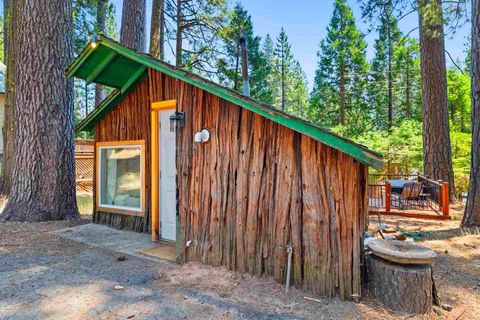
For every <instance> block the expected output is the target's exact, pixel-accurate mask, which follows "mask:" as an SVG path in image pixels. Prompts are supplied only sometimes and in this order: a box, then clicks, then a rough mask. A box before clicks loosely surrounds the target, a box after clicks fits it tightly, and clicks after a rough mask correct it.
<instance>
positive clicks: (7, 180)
mask: <svg viewBox="0 0 480 320" xmlns="http://www.w3.org/2000/svg"><path fill="white" fill-rule="evenodd" d="M17 6H18V5H17V2H14V1H12V2H10V0H4V2H3V10H4V11H3V12H5V18H6V19H5V22H4V29H3V30H4V33H3V34H4V57H5V65H6V70H7V72H6V79H5V109H4V119H3V128H2V134H3V159H2V181H1V187H0V192H1V193H3V194H8V193H9V192H10V186H11V179H12V169H13V155H14V153H15V137H14V130H13V128H14V121H15V107H14V102H15V81H14V80H15V51H14V49H15V45H14V43H15V36H14V30H15V25H14V23H15V22H16V19H17V17H16V13H17V12H18V10H17Z"/></svg>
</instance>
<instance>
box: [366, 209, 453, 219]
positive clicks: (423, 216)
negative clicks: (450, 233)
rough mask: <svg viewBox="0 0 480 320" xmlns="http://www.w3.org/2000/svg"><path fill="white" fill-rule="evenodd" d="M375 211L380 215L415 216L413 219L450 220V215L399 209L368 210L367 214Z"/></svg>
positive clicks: (374, 213) (373, 213)
mask: <svg viewBox="0 0 480 320" xmlns="http://www.w3.org/2000/svg"><path fill="white" fill-rule="evenodd" d="M377 213H379V214H381V215H387V216H388V215H391V216H400V217H405V218H415V219H427V220H450V219H451V217H450V216H444V215H437V214H428V213H415V212H408V211H405V212H401V211H388V212H387V211H378V210H370V211H369V214H372V215H376V214H377Z"/></svg>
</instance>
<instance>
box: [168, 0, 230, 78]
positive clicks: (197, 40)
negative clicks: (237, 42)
mask: <svg viewBox="0 0 480 320" xmlns="http://www.w3.org/2000/svg"><path fill="white" fill-rule="evenodd" d="M172 2H174V3H171V2H170V3H167V4H166V11H168V12H169V15H170V16H172V17H173V24H174V25H175V30H174V31H175V65H176V66H177V67H178V68H183V69H186V70H189V71H191V72H195V73H197V74H200V75H201V76H204V77H208V78H210V79H214V78H216V76H217V74H218V65H217V63H218V56H219V54H221V52H219V43H218V42H219V38H220V32H221V30H222V29H223V26H224V24H225V19H226V13H227V6H226V0H176V1H172ZM170 33H171V32H170Z"/></svg>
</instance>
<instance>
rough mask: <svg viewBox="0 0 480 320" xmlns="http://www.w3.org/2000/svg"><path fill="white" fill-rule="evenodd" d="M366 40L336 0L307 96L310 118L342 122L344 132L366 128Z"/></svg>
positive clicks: (345, 7) (345, 6)
mask: <svg viewBox="0 0 480 320" xmlns="http://www.w3.org/2000/svg"><path fill="white" fill-rule="evenodd" d="M366 46H367V45H366V43H365V40H364V38H363V34H362V33H361V32H360V31H359V30H358V29H357V27H356V24H355V18H354V16H353V12H352V9H351V8H350V6H349V5H348V4H347V3H346V0H335V3H334V11H333V16H332V19H331V21H330V24H329V26H328V27H327V37H326V39H324V40H322V41H321V43H320V51H319V52H318V57H319V61H318V67H317V70H316V72H315V81H314V85H313V91H312V93H311V98H310V110H309V114H310V116H312V117H313V118H312V120H314V121H316V122H318V123H320V124H321V125H324V126H327V127H334V126H337V125H339V124H340V125H342V127H344V128H348V130H347V131H345V132H344V133H345V134H347V135H357V134H360V133H361V132H363V131H364V130H365V129H367V123H368V122H367V120H368V116H369V113H368V109H367V108H368V105H367V103H366V102H365V101H366V86H367V77H366V74H367V72H368V63H367V61H366V54H365V50H366Z"/></svg>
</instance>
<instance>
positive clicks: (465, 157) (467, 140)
mask: <svg viewBox="0 0 480 320" xmlns="http://www.w3.org/2000/svg"><path fill="white" fill-rule="evenodd" d="M450 143H451V146H452V162H453V172H454V176H455V188H456V189H457V193H458V192H461V191H464V192H466V191H467V190H468V182H469V177H470V156H471V144H472V135H471V134H469V133H464V132H458V131H452V132H451V133H450Z"/></svg>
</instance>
